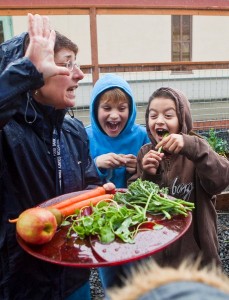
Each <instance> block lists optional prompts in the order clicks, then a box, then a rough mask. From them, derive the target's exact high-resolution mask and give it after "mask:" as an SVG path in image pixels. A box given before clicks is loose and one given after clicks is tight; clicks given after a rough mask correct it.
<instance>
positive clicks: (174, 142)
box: [155, 133, 184, 154]
mask: <svg viewBox="0 0 229 300" xmlns="http://www.w3.org/2000/svg"><path fill="white" fill-rule="evenodd" d="M161 146H162V149H163V150H164V151H166V152H168V153H172V154H173V153H174V154H178V153H179V152H180V151H181V149H183V147H184V139H183V136H182V135H181V134H175V133H172V134H170V135H168V136H167V137H165V138H163V139H162V140H161V141H160V142H159V143H158V144H157V145H156V147H155V149H156V150H158V149H159V148H160V147H161Z"/></svg>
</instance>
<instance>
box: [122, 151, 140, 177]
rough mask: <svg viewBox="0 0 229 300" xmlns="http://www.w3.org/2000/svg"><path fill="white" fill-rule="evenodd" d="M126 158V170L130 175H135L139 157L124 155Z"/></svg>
mask: <svg viewBox="0 0 229 300" xmlns="http://www.w3.org/2000/svg"><path fill="white" fill-rule="evenodd" d="M123 157H125V158H126V170H127V172H128V173H130V174H134V173H135V172H136V168H137V157H136V156H135V155H133V154H126V155H123Z"/></svg>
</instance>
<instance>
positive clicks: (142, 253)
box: [17, 191, 192, 268]
mask: <svg viewBox="0 0 229 300" xmlns="http://www.w3.org/2000/svg"><path fill="white" fill-rule="evenodd" d="M83 192H85V191H80V192H75V193H71V194H65V195H62V196H59V197H56V198H53V199H50V200H48V201H46V202H43V203H42V204H40V205H39V206H41V207H46V206H49V205H52V204H54V203H58V202H60V201H62V200H63V199H65V198H70V197H72V196H75V195H77V194H80V193H83ZM162 217H163V216H162V215H157V216H152V219H153V220H155V221H156V222H157V223H158V224H162V225H163V226H162V228H161V229H153V230H146V231H141V232H139V233H138V234H137V235H136V237H135V243H134V244H129V243H124V242H122V241H121V240H118V239H117V240H115V241H114V242H112V243H110V244H102V243H100V242H99V240H98V239H97V238H96V237H91V238H88V239H84V240H80V239H79V238H77V237H71V238H70V239H67V238H66V234H67V231H68V226H64V227H61V228H60V229H59V230H58V231H57V232H56V234H55V235H54V237H53V238H52V240H51V241H50V242H49V243H47V244H43V245H36V246H34V245H30V244H27V243H26V242H24V241H23V240H22V239H21V238H20V237H19V236H18V235H17V240H18V243H19V244H20V246H21V247H22V248H23V249H24V250H25V251H26V252H27V253H29V254H31V255H33V256H35V257H36V258H39V259H41V260H44V261H47V262H50V263H54V264H58V265H65V266H70V267H86V268H91V267H103V266H113V265H119V264H123V263H127V262H131V261H135V260H138V259H141V258H144V257H147V256H149V255H153V254H155V253H156V252H158V251H161V250H163V249H164V248H166V247H168V246H169V245H170V244H172V243H174V242H175V241H176V240H177V239H179V238H180V237H181V236H182V235H183V234H184V233H185V232H186V231H187V229H188V228H189V226H190V224H191V222H192V214H191V213H189V214H188V216H187V217H183V216H181V215H179V216H174V217H173V218H172V219H171V220H167V219H165V220H162Z"/></svg>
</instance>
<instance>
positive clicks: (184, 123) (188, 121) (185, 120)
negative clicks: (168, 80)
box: [145, 87, 193, 145]
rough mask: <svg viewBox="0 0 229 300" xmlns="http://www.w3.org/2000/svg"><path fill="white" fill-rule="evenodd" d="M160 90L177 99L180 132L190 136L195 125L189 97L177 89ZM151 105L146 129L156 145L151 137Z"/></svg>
mask: <svg viewBox="0 0 229 300" xmlns="http://www.w3.org/2000/svg"><path fill="white" fill-rule="evenodd" d="M159 90H164V91H166V92H167V93H169V94H170V95H171V96H172V97H173V98H174V99H175V104H176V109H177V115H178V120H179V124H180V128H181V130H180V132H182V133H184V134H188V133H189V132H190V131H191V130H192V127H193V123H192V116H191V111H190V102H189V101H188V99H187V97H186V96H185V95H184V94H183V93H182V92H181V91H179V90H177V89H173V88H169V87H161V88H160V89H159ZM149 105H150V103H149V104H148V106H147V109H146V114H145V121H146V129H147V133H148V136H149V138H150V140H151V142H152V143H153V145H155V144H156V141H155V140H154V138H153V136H152V135H151V133H150V130H149V126H148V116H149Z"/></svg>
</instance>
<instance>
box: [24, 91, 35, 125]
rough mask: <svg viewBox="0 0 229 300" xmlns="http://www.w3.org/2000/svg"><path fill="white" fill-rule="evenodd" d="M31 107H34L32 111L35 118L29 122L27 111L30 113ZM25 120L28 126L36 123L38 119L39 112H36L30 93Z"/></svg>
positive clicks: (28, 94)
mask: <svg viewBox="0 0 229 300" xmlns="http://www.w3.org/2000/svg"><path fill="white" fill-rule="evenodd" d="M29 105H31V107H32V109H33V111H34V118H33V120H31V121H29V120H28V119H27V111H28V108H29ZM24 118H25V122H26V123H28V124H33V123H34V122H35V121H36V119H37V112H36V109H35V107H34V106H33V104H32V97H31V95H30V93H29V92H27V102H26V108H25V114H24Z"/></svg>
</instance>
